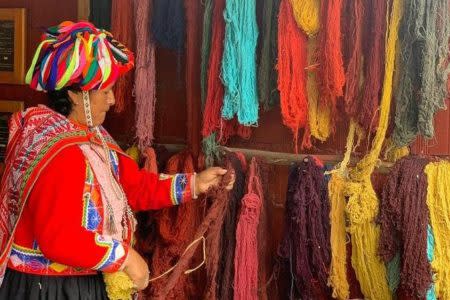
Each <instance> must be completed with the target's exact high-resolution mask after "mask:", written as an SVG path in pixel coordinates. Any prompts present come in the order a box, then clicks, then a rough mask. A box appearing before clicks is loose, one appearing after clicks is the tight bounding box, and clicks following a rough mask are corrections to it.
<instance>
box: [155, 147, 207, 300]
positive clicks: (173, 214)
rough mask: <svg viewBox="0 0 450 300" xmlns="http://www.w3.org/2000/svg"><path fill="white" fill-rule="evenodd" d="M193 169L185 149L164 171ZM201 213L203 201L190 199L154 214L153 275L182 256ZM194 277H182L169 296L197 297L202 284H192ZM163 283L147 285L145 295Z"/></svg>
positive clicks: (158, 288)
mask: <svg viewBox="0 0 450 300" xmlns="http://www.w3.org/2000/svg"><path fill="white" fill-rule="evenodd" d="M193 171H194V164H193V159H192V156H191V155H190V154H189V153H188V152H182V153H179V154H177V155H175V156H173V157H172V158H171V159H170V160H169V161H168V162H167V166H166V173H167V174H174V173H178V172H185V173H191V172H193ZM202 212H203V208H202V203H201V202H200V201H192V202H189V203H185V204H183V205H181V206H177V207H171V208H166V209H163V210H161V211H158V212H157V213H155V223H156V224H157V228H158V237H157V240H156V241H155V243H156V246H155V248H154V252H153V256H152V260H151V264H150V265H149V268H150V271H151V274H154V275H155V276H156V275H160V274H162V273H163V272H165V271H166V270H168V269H169V268H170V267H171V266H172V265H173V262H174V260H175V259H177V258H178V257H179V256H180V255H181V253H182V252H183V251H184V250H185V248H186V246H187V245H188V244H189V242H191V241H192V237H193V236H194V233H195V230H196V228H197V226H198V224H199V223H200V222H201V219H202ZM195 276H196V274H193V275H190V276H189V277H185V276H183V277H181V278H180V280H179V281H178V282H177V285H176V286H175V287H174V288H173V289H171V290H170V292H171V293H170V296H171V297H175V298H176V299H186V298H188V297H199V296H200V295H201V290H197V288H201V287H199V286H198V285H195V283H194V282H195V280H194V279H195ZM166 284H167V281H166V280H164V279H160V280H156V281H154V282H152V283H151V284H150V286H149V290H148V293H147V294H148V296H155V295H158V293H159V292H160V290H161V289H163V287H164V286H166Z"/></svg>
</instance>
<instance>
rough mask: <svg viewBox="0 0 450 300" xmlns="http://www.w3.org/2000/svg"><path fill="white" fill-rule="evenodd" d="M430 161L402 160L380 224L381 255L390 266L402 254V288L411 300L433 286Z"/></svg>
mask: <svg viewBox="0 0 450 300" xmlns="http://www.w3.org/2000/svg"><path fill="white" fill-rule="evenodd" d="M427 163H428V160H427V159H425V158H420V157H415V156H408V157H406V158H403V159H401V160H399V161H398V162H397V163H396V164H395V165H394V167H393V169H392V170H391V172H390V173H389V177H388V179H387V181H386V184H385V185H384V189H383V193H382V197H381V201H380V214H379V216H378V222H379V223H380V226H381V235H380V242H379V253H380V256H381V258H382V259H383V260H384V261H385V262H386V263H387V262H389V261H391V260H392V259H393V258H394V256H395V255H396V254H397V253H399V252H400V288H401V290H402V292H403V293H405V294H406V295H407V296H408V297H412V298H416V297H420V298H423V297H425V295H426V293H427V290H428V287H429V286H430V284H431V283H432V278H431V268H430V264H429V262H428V259H427V226H428V223H429V221H428V208H427V203H426V193H427V177H426V175H425V173H424V169H425V166H426V165H427Z"/></svg>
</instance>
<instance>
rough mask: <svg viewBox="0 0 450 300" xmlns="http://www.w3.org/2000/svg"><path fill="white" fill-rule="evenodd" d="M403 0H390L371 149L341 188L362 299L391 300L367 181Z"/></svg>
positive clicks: (385, 107) (378, 143)
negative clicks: (379, 97) (379, 99)
mask: <svg viewBox="0 0 450 300" xmlns="http://www.w3.org/2000/svg"><path fill="white" fill-rule="evenodd" d="M402 9H403V0H394V1H393V2H392V10H391V13H390V17H388V19H387V22H388V24H389V25H388V32H387V37H386V61H385V72H384V83H383V93H382V97H381V106H380V122H379V127H378V129H377V132H376V135H375V137H374V139H373V141H372V149H371V150H370V152H369V153H368V154H367V155H366V156H364V158H362V159H361V160H360V161H359V162H358V164H357V165H356V166H355V168H353V169H351V170H350V173H349V181H348V182H347V185H346V188H345V196H346V197H348V202H347V206H346V213H347V216H348V219H349V229H348V230H349V232H350V234H351V237H352V239H351V240H352V265H353V268H354V269H355V273H356V276H357V278H358V281H359V283H360V285H361V290H362V292H363V294H364V296H365V297H367V298H371V299H386V300H388V299H391V297H392V295H391V293H390V292H389V288H388V285H387V281H386V267H385V266H384V264H383V263H382V261H381V260H380V258H379V257H378V255H377V252H378V241H379V235H380V228H379V227H378V226H377V225H376V224H375V218H376V216H377V214H378V198H377V195H376V193H375V191H374V189H373V186H372V183H371V181H370V176H371V174H372V172H373V170H374V168H375V166H376V163H377V161H378V157H379V155H380V152H381V148H382V145H383V142H384V138H385V135H386V131H387V128H388V122H389V111H390V106H391V98H392V82H393V74H394V63H395V50H396V40H397V36H398V28H399V23H400V20H401V17H402Z"/></svg>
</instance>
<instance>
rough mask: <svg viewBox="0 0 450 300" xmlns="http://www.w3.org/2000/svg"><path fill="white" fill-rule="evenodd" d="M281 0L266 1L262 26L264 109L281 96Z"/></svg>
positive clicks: (261, 90) (260, 77)
mask: <svg viewBox="0 0 450 300" xmlns="http://www.w3.org/2000/svg"><path fill="white" fill-rule="evenodd" d="M279 7H280V0H266V1H264V16H263V20H264V22H263V23H264V25H263V28H262V48H261V57H260V63H259V70H258V84H259V101H260V102H261V104H262V105H263V108H264V110H266V111H267V110H269V109H270V108H271V107H273V106H274V104H275V103H276V99H277V98H278V97H279V95H278V90H277V88H276V84H277V72H275V70H274V69H275V64H276V59H277V53H278V51H277V35H278V32H277V31H278V26H277V25H278V22H277V17H278V11H279Z"/></svg>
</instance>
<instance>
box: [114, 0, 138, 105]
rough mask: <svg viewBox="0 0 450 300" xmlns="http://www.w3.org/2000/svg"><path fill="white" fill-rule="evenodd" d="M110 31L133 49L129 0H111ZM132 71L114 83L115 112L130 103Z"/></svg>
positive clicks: (132, 26)
mask: <svg viewBox="0 0 450 300" xmlns="http://www.w3.org/2000/svg"><path fill="white" fill-rule="evenodd" d="M111 20H114V22H112V24H111V33H112V34H114V36H115V38H117V39H118V40H119V41H122V42H123V43H124V44H125V45H127V47H128V48H130V49H135V45H134V41H135V34H134V30H133V29H134V24H133V3H130V1H129V0H112V11H111ZM132 91H133V72H128V73H127V74H125V75H124V76H122V77H120V78H119V79H118V80H117V82H116V84H115V85H114V97H115V105H114V110H115V111H116V112H122V111H123V110H124V109H125V106H127V107H128V106H129V105H130V104H131V103H132V98H133V93H132Z"/></svg>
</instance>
